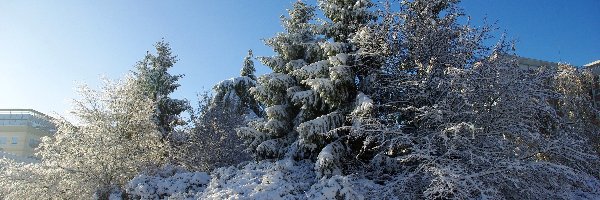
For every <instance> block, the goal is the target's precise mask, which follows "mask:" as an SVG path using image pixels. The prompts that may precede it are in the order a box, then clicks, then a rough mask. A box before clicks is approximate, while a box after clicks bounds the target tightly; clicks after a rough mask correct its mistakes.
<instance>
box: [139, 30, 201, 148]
mask: <svg viewBox="0 0 600 200" xmlns="http://www.w3.org/2000/svg"><path fill="white" fill-rule="evenodd" d="M154 47H155V48H156V55H154V54H151V53H149V52H148V53H147V54H146V56H145V57H144V59H142V60H141V61H139V62H138V63H137V64H136V65H135V68H136V70H135V71H133V74H134V76H135V77H136V78H135V79H136V83H137V84H139V85H140V86H141V87H142V88H143V91H144V94H145V95H146V96H148V98H150V99H152V100H153V101H154V102H155V103H156V108H155V109H156V111H155V112H154V120H155V121H156V125H157V127H158V128H159V130H160V132H161V133H162V138H163V140H164V139H165V138H166V137H167V136H168V135H169V134H170V133H171V132H172V131H173V130H174V129H175V127H176V126H178V125H183V124H184V121H183V120H181V119H180V116H179V115H180V114H181V113H182V112H183V111H186V110H188V109H189V108H190V106H189V103H188V101H187V100H185V99H184V100H181V99H173V98H171V97H170V96H169V95H170V94H171V93H173V92H174V91H175V90H176V89H177V88H178V87H179V84H178V83H177V81H178V80H179V79H180V78H182V77H183V75H172V74H170V73H169V72H168V70H169V69H170V68H171V67H173V65H174V64H175V63H176V62H177V58H176V56H173V55H172V53H171V47H170V46H169V43H167V42H165V41H160V42H157V43H156V44H155V45H154Z"/></svg>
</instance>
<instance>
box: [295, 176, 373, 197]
mask: <svg viewBox="0 0 600 200" xmlns="http://www.w3.org/2000/svg"><path fill="white" fill-rule="evenodd" d="M349 179H350V178H349V177H345V176H339V175H335V176H332V177H331V178H325V177H323V178H321V179H320V180H319V181H318V182H317V183H315V184H314V185H312V186H311V188H310V190H309V191H308V192H307V193H306V197H307V198H308V199H319V200H324V199H328V200H329V199H332V200H333V199H348V200H352V199H357V200H358V199H361V200H362V199H365V196H363V195H361V194H359V193H358V192H356V191H355V188H357V187H363V186H362V185H361V184H359V183H356V182H351V181H350V180H349Z"/></svg>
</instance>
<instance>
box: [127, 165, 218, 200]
mask: <svg viewBox="0 0 600 200" xmlns="http://www.w3.org/2000/svg"><path fill="white" fill-rule="evenodd" d="M209 180H210V176H209V175H208V174H207V173H205V172H189V171H186V170H184V169H181V168H177V167H174V166H166V167H164V168H162V169H160V170H158V171H155V172H152V173H148V174H140V175H138V176H136V177H134V178H133V179H132V180H131V181H129V183H127V185H126V186H125V191H126V192H127V195H128V196H129V197H130V198H134V199H188V198H192V197H194V196H195V195H196V194H197V193H198V192H202V191H203V190H204V188H206V186H207V184H208V182H209Z"/></svg>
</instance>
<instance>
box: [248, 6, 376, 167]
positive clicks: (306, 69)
mask: <svg viewBox="0 0 600 200" xmlns="http://www.w3.org/2000/svg"><path fill="white" fill-rule="evenodd" d="M372 5H373V4H372V3H370V2H368V1H319V7H320V8H321V9H322V10H323V11H324V13H325V16H326V17H327V18H328V19H330V20H329V21H327V22H325V23H324V24H323V25H321V26H316V25H313V24H311V19H312V16H313V15H314V14H313V12H314V8H312V7H310V6H307V5H306V4H305V3H303V2H301V1H298V2H296V3H295V4H294V9H292V10H290V11H289V15H290V17H289V18H283V20H282V21H283V26H284V28H285V29H286V31H287V33H280V34H278V35H277V36H276V37H274V38H271V39H269V40H267V41H266V43H267V45H269V46H271V47H273V48H274V50H275V51H276V52H277V53H278V55H276V56H273V57H264V58H262V59H261V60H262V61H263V63H264V64H265V65H267V66H269V67H271V69H273V71H274V73H271V74H267V75H264V76H261V77H260V78H259V84H258V85H257V87H255V88H254V89H253V93H254V94H255V95H256V97H257V99H258V100H259V101H261V102H263V103H264V104H265V105H267V106H268V108H266V114H267V116H266V119H264V120H262V121H256V122H252V123H251V124H250V126H249V127H247V128H242V129H240V135H242V136H246V137H250V138H251V140H250V150H252V151H254V152H255V155H257V157H258V158H283V157H287V158H296V159H303V158H308V159H313V160H316V161H317V164H316V166H315V168H316V170H317V171H318V174H319V176H325V175H332V174H339V173H341V171H340V170H341V169H340V168H339V167H337V162H338V161H337V160H338V159H339V158H340V156H341V155H337V154H342V153H343V152H345V148H347V146H346V145H345V144H344V142H343V141H344V139H343V138H344V136H343V135H342V132H343V131H340V130H339V129H338V128H339V127H341V126H342V125H344V123H345V122H346V116H347V115H348V114H349V113H350V112H351V111H352V108H353V106H354V100H355V96H356V94H357V89H356V84H357V83H356V79H357V75H356V74H357V73H356V71H357V69H356V66H354V65H353V64H354V59H355V57H356V56H355V54H356V47H355V46H354V45H353V43H352V42H351V41H350V39H351V38H352V37H353V36H354V33H355V32H356V31H357V30H358V29H359V27H361V26H365V25H366V24H367V23H368V22H369V21H371V20H373V19H374V15H373V14H372V13H371V12H370V11H369V10H368V8H369V7H370V6H372ZM319 32H321V33H323V35H324V36H325V37H324V38H323V39H319V37H318V35H316V33H319ZM326 39H331V40H330V41H328V40H326Z"/></svg>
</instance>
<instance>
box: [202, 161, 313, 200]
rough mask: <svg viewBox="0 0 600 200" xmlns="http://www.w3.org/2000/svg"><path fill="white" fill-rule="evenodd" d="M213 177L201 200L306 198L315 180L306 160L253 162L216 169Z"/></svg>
mask: <svg viewBox="0 0 600 200" xmlns="http://www.w3.org/2000/svg"><path fill="white" fill-rule="evenodd" d="M211 176H212V179H211V181H210V183H209V185H208V187H207V188H206V190H205V191H204V193H203V194H202V195H201V196H200V198H202V199H305V191H308V190H309V189H310V187H311V185H313V183H314V182H315V173H314V170H313V163H312V162H310V161H307V160H303V161H293V160H289V159H286V160H279V161H275V162H271V161H260V162H258V163H254V162H251V163H247V164H245V165H239V166H237V167H233V166H232V167H223V168H219V169H216V170H215V171H213V172H212V174H211Z"/></svg>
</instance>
